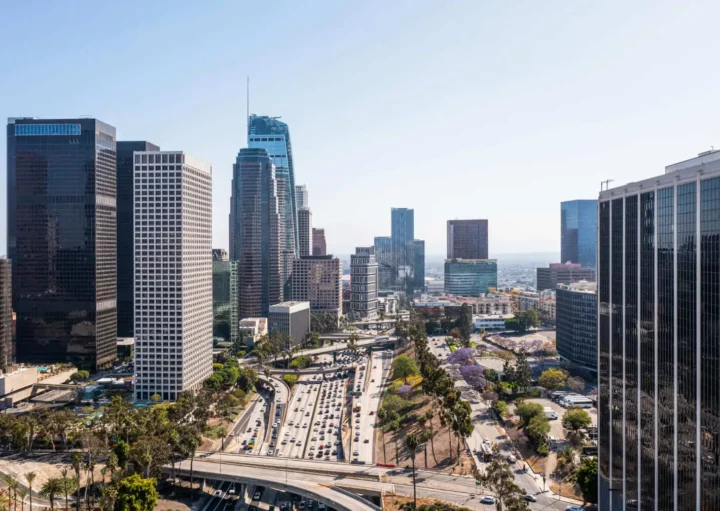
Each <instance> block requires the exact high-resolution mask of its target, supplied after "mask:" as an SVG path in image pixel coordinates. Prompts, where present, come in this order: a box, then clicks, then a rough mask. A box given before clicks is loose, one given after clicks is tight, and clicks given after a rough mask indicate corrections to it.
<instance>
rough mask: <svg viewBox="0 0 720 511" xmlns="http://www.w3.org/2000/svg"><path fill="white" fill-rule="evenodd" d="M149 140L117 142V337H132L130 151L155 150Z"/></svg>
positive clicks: (131, 162) (155, 147)
mask: <svg viewBox="0 0 720 511" xmlns="http://www.w3.org/2000/svg"><path fill="white" fill-rule="evenodd" d="M159 150H160V148H159V147H158V146H156V145H155V144H151V143H150V142H122V141H118V142H117V336H118V337H133V336H134V335H135V334H134V331H135V329H134V319H133V318H134V314H133V312H134V308H135V305H134V303H135V302H134V300H133V278H134V277H133V273H134V269H133V260H134V258H135V254H134V252H133V236H134V233H133V196H134V195H135V192H134V189H133V152H134V151H159Z"/></svg>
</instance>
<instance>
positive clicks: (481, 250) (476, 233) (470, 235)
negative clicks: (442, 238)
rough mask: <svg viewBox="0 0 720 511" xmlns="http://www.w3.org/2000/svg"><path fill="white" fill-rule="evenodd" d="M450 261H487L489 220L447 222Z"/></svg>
mask: <svg viewBox="0 0 720 511" xmlns="http://www.w3.org/2000/svg"><path fill="white" fill-rule="evenodd" d="M447 258H448V259H487V258H488V221H487V220H448V221H447Z"/></svg>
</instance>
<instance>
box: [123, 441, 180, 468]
mask: <svg viewBox="0 0 720 511" xmlns="http://www.w3.org/2000/svg"><path fill="white" fill-rule="evenodd" d="M170 455H171V452H170V446H169V445H168V444H167V442H165V441H164V440H163V439H162V438H160V437H156V436H141V437H140V438H138V439H137V441H136V442H135V443H134V444H133V446H132V447H131V448H130V459H131V460H132V462H133V463H134V464H135V465H136V466H137V467H140V468H142V471H143V475H144V477H146V478H147V477H150V475H151V474H159V473H160V468H161V467H162V466H163V465H165V464H166V463H168V462H169V461H170Z"/></svg>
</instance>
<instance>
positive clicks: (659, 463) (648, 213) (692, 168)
mask: <svg viewBox="0 0 720 511" xmlns="http://www.w3.org/2000/svg"><path fill="white" fill-rule="evenodd" d="M598 208H599V226H598V227H599V235H598V245H599V246H598V248H599V250H598V256H599V257H598V300H599V304H598V305H599V306H598V380H599V381H598V383H599V386H598V398H599V399H598V425H599V459H598V470H599V505H600V509H601V510H603V511H608V510H612V511H619V510H624V509H630V508H632V507H637V508H639V509H683V510H685V509H688V510H690V509H692V510H695V509H697V510H706V509H708V510H709V509H720V462H719V461H718V460H720V440H719V437H720V384H719V382H720V380H719V379H718V375H719V374H720V357H719V356H718V339H719V335H720V332H719V331H718V325H719V324H720V278H718V275H720V221H718V218H720V217H719V216H718V212H719V211H720V152H719V151H709V152H707V153H702V154H701V155H699V156H698V157H697V158H693V159H690V160H687V161H683V162H680V163H677V164H674V165H670V166H668V167H666V169H665V174H663V175H660V176H657V177H653V178H651V179H646V180H643V181H640V182H636V183H630V184H627V185H625V186H622V187H618V188H614V189H610V190H606V191H601V192H600V196H599V205H598ZM675 504H677V506H675Z"/></svg>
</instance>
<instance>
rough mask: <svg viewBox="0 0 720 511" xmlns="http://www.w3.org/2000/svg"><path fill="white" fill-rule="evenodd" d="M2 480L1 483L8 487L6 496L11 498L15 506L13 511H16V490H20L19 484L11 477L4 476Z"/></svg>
mask: <svg viewBox="0 0 720 511" xmlns="http://www.w3.org/2000/svg"><path fill="white" fill-rule="evenodd" d="M2 479H3V482H4V483H5V484H6V485H7V487H8V494H9V495H10V496H11V497H12V500H13V505H14V506H15V511H17V491H18V488H20V484H19V483H18V481H17V479H15V478H14V477H13V476H11V475H4V476H3V478H2ZM8 509H9V508H8Z"/></svg>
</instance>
